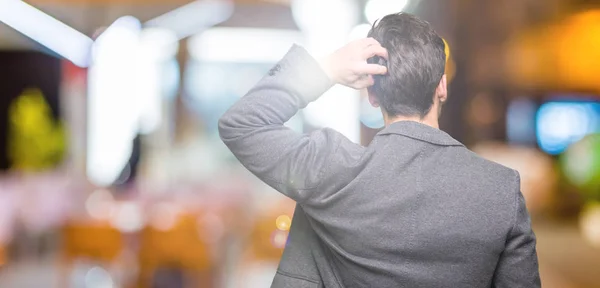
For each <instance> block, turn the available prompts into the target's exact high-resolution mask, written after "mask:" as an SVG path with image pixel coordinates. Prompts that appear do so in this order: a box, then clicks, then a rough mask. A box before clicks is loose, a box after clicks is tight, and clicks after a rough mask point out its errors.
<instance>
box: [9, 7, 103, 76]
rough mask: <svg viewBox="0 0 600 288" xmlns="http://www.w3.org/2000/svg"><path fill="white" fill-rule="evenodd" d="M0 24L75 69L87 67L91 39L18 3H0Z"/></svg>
mask: <svg viewBox="0 0 600 288" xmlns="http://www.w3.org/2000/svg"><path fill="white" fill-rule="evenodd" d="M0 6H1V7H2V8H1V9H0V22H4V23H5V24H6V25H8V26H10V27H12V28H13V29H15V30H17V31H19V32H20V33H23V34H24V35H25V36H27V37H29V38H31V39H33V40H34V41H36V42H38V43H40V44H42V45H43V46H45V47H46V48H48V49H50V50H52V51H54V52H55V53H57V54H58V55H60V56H62V57H64V58H66V59H68V60H69V61H71V62H73V64H75V65H77V66H79V67H87V66H88V65H89V60H90V59H89V56H90V49H91V47H92V45H93V40H92V39H91V38H89V37H87V36H85V35H84V34H82V33H81V32H79V31H77V30H75V29H73V28H71V27H69V26H67V25H66V24H64V23H62V22H60V21H58V20H56V19H54V18H53V17H51V16H50V15H48V14H45V13H44V12H42V11H40V10H38V9H36V8H35V7H33V6H31V5H29V4H27V3H25V2H22V1H20V0H0Z"/></svg>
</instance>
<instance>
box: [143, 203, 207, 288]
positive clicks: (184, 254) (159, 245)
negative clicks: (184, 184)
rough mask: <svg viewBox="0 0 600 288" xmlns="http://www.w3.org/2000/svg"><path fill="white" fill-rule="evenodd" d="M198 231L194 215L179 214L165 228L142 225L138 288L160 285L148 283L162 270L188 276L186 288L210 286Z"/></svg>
mask: <svg viewBox="0 0 600 288" xmlns="http://www.w3.org/2000/svg"><path fill="white" fill-rule="evenodd" d="M202 231H204V227H203V226H202V223H199V221H198V216H197V215H194V214H190V213H187V214H186V213H181V214H179V215H178V216H177V218H176V220H175V222H174V223H173V225H172V226H171V227H168V228H167V229H157V228H156V227H154V226H152V225H148V226H146V227H145V228H144V229H143V230H142V233H141V237H140V241H141V243H140V250H139V259H138V260H139V268H140V270H139V275H138V287H140V288H142V287H153V286H151V285H160V284H156V283H152V282H153V279H154V278H155V277H154V276H155V273H157V272H160V271H165V269H167V270H170V271H173V270H177V269H180V271H181V272H185V273H186V275H192V277H191V278H192V279H193V280H192V281H191V282H192V283H189V284H188V285H186V286H187V287H189V286H192V287H207V288H208V287H214V285H215V284H214V280H215V279H214V277H213V276H214V275H213V274H214V273H212V272H213V269H214V265H213V262H212V261H211V254H210V247H209V244H208V243H207V242H206V241H205V239H203V237H201V233H202ZM171 274H172V273H171ZM172 284H174V283H172ZM168 287H173V286H168Z"/></svg>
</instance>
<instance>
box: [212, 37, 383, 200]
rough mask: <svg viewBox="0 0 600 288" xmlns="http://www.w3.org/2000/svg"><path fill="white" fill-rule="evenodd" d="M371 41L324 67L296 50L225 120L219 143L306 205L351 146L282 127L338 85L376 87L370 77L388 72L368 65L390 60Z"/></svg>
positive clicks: (327, 135)
mask: <svg viewBox="0 0 600 288" xmlns="http://www.w3.org/2000/svg"><path fill="white" fill-rule="evenodd" d="M373 41H375V40H373V39H364V40H359V41H355V42H353V43H350V44H348V45H347V46H345V47H344V48H342V49H340V50H338V51H336V52H335V53H333V54H332V55H330V56H329V57H328V58H326V59H324V61H322V62H318V61H316V60H315V59H313V58H312V57H311V56H310V55H309V54H308V53H307V52H306V51H305V50H304V49H303V48H301V47H299V46H294V47H292V48H291V49H290V51H289V52H288V53H287V54H286V56H285V57H284V58H283V59H282V60H281V61H280V62H279V63H278V64H277V65H275V67H274V68H273V69H271V71H270V72H269V74H268V75H267V76H265V77H264V78H263V79H262V80H261V81H259V82H258V84H257V85H256V86H255V87H254V88H252V89H251V90H250V91H249V92H248V94H247V95H246V96H244V97H242V98H241V99H240V100H239V101H238V102H237V103H236V104H234V105H233V106H232V107H231V108H230V109H229V110H228V111H227V112H226V113H225V114H224V115H223V116H222V117H221V119H220V120H219V134H220V136H221V139H222V140H223V142H224V143H225V144H226V145H227V147H228V148H229V149H230V150H231V151H232V152H233V154H234V155H235V156H236V157H237V158H238V160H239V161H240V162H241V163H242V164H243V165H244V166H245V167H246V168H247V169H248V170H250V171H251V172H252V173H253V174H254V175H256V176H257V177H259V178H260V179H261V180H263V181H264V182H265V183H267V184H269V185H270V186H271V187H273V188H275V189H276V190H278V191H280V192H281V193H283V194H285V195H287V196H288V197H290V198H292V199H294V200H296V201H298V202H300V203H302V202H304V201H306V200H307V199H308V198H310V197H311V194H312V193H313V191H314V190H315V188H316V187H318V185H319V184H320V181H321V174H322V173H324V170H325V169H327V163H328V162H327V161H328V159H329V157H331V155H333V154H334V153H335V152H336V149H337V147H338V146H339V145H340V143H341V142H342V141H348V140H347V139H345V137H343V136H342V135H341V134H339V133H337V132H335V131H333V130H331V129H321V130H318V131H315V132H313V133H311V134H299V133H296V132H294V131H293V130H291V129H289V128H288V127H286V126H284V123H285V122H286V121H288V120H289V119H290V118H291V117H292V116H294V115H295V114H296V113H297V112H298V110H299V109H302V108H304V107H306V105H308V103H310V102H311V101H314V100H316V99H317V98H318V97H319V96H321V95H322V94H323V93H324V92H326V91H327V90H328V89H329V88H330V87H331V86H333V85H334V84H336V83H339V84H343V85H346V86H350V87H353V88H364V87H367V86H369V85H372V81H373V79H372V77H371V76H370V75H373V74H384V73H386V69H385V67H382V66H379V65H374V64H367V62H366V59H367V58H370V57H372V56H374V55H379V56H382V57H387V55H386V54H385V53H387V52H386V51H385V49H383V48H381V46H380V45H379V43H377V42H376V41H375V42H373ZM361 75H364V76H361ZM332 113H335V112H334V111H332Z"/></svg>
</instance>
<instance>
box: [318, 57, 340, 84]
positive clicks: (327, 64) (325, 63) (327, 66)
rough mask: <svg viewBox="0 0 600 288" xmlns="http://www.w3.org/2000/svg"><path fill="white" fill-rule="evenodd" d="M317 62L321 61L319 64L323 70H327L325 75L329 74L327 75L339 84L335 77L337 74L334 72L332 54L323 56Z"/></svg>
mask: <svg viewBox="0 0 600 288" xmlns="http://www.w3.org/2000/svg"><path fill="white" fill-rule="evenodd" d="M317 62H318V63H319V66H321V69H322V70H323V72H325V75H327V77H328V78H329V80H330V81H331V82H333V83H335V84H337V80H336V79H335V75H334V72H333V65H332V61H331V56H325V57H322V58H321V59H319V60H318V61H317Z"/></svg>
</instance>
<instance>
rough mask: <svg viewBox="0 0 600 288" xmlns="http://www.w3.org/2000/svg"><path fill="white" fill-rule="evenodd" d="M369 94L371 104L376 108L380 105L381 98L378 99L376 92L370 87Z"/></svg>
mask: <svg viewBox="0 0 600 288" xmlns="http://www.w3.org/2000/svg"><path fill="white" fill-rule="evenodd" d="M367 94H368V95H369V103H371V106H373V107H375V108H377V107H379V100H377V97H376V96H375V94H373V93H372V92H371V91H370V89H367Z"/></svg>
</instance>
